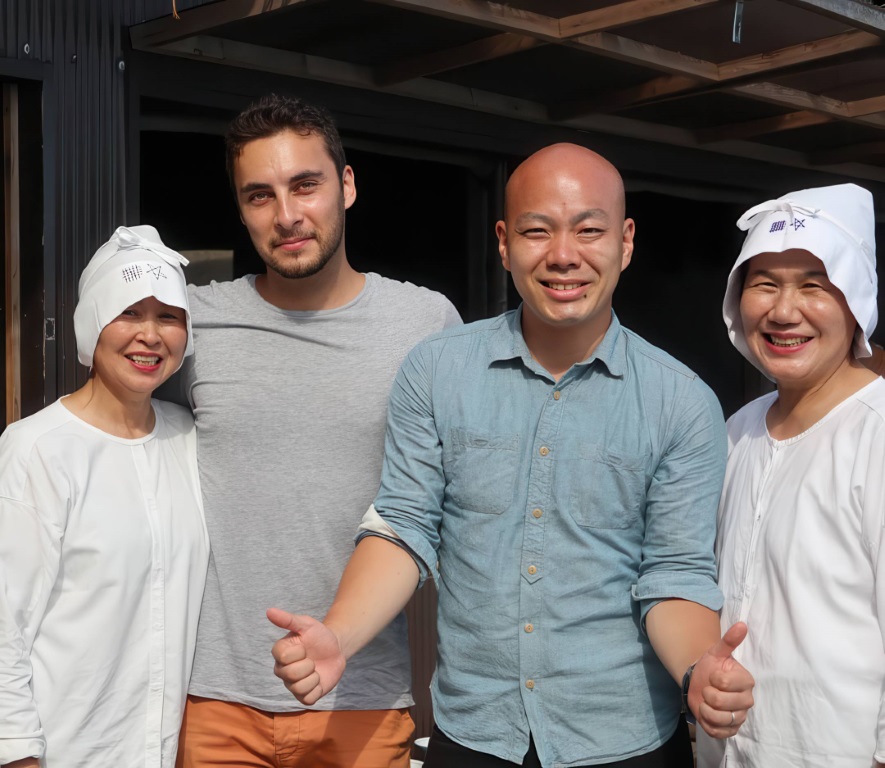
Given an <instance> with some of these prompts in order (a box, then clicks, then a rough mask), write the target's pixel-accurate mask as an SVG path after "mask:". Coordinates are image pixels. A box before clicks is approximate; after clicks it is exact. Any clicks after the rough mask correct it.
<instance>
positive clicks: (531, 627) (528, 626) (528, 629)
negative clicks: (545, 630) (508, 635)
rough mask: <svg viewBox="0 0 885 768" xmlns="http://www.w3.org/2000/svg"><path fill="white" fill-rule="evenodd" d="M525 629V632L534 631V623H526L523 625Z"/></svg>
mask: <svg viewBox="0 0 885 768" xmlns="http://www.w3.org/2000/svg"><path fill="white" fill-rule="evenodd" d="M525 631H526V632H534V631H535V625H534V624H526V625H525Z"/></svg>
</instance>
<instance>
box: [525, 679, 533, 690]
mask: <svg viewBox="0 0 885 768" xmlns="http://www.w3.org/2000/svg"><path fill="white" fill-rule="evenodd" d="M525 687H526V688H528V689H529V690H532V688H534V687H535V681H534V680H526V681H525Z"/></svg>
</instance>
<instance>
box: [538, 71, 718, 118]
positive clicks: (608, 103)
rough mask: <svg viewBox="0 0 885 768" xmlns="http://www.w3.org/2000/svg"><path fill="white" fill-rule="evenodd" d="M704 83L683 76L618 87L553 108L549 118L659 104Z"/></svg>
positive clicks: (571, 116)
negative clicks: (659, 100)
mask: <svg viewBox="0 0 885 768" xmlns="http://www.w3.org/2000/svg"><path fill="white" fill-rule="evenodd" d="M701 84H702V81H700V80H698V79H697V78H694V77H685V76H684V75H662V76H661V77H656V78H654V79H652V80H649V81H647V82H645V83H641V84H640V85H635V86H633V87H632V88H618V89H616V90H613V91H605V92H604V93H601V94H599V95H598V96H590V97H588V98H586V99H575V100H573V101H565V102H561V103H559V104H554V105H551V106H550V117H551V118H552V119H554V120H572V119H574V118H576V117H579V116H580V115H589V114H598V113H602V112H616V111H617V110H619V109H624V108H626V107H632V106H635V105H638V104H642V103H644V102H649V101H656V100H658V99H661V98H665V97H667V96H670V95H672V94H682V93H685V92H686V91H689V90H693V89H695V88H697V87H698V86H699V85H701Z"/></svg>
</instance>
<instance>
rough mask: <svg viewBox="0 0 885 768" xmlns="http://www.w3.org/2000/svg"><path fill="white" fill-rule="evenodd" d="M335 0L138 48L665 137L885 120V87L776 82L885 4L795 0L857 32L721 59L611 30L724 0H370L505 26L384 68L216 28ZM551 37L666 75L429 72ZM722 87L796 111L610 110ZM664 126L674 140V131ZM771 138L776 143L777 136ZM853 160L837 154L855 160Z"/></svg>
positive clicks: (266, 4) (708, 139)
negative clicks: (626, 114) (636, 81)
mask: <svg viewBox="0 0 885 768" xmlns="http://www.w3.org/2000/svg"><path fill="white" fill-rule="evenodd" d="M324 1H325V0H219V1H218V2H215V3H210V4H207V5H204V6H200V7H197V8H194V9H191V10H188V11H184V12H182V18H181V20H180V21H177V22H176V21H174V20H172V19H171V18H164V19H159V20H156V21H153V22H148V23H145V24H141V25H137V26H135V27H133V28H132V41H133V45H134V47H136V48H138V49H143V50H161V51H165V52H168V53H172V54H174V55H180V56H187V57H189V58H202V59H203V60H206V59H207V58H208V59H215V60H218V61H221V62H224V63H228V64H233V65H235V66H242V67H248V68H255V69H262V70H266V71H270V72H278V73H282V74H288V75H292V76H296V77H307V78H311V79H317V80H322V81H326V82H336V83H342V84H347V85H350V86H353V87H360V88H368V89H375V90H384V91H386V92H390V93H395V94H398V95H402V96H406V97H413V98H420V99H425V100H429V101H435V102H438V103H448V104H452V105H458V106H462V107H464V106H466V107H468V108H472V109H477V110H480V111H488V112H492V113H495V114H502V115H508V114H509V115H513V116H518V117H519V118H521V119H525V120H535V121H539V122H549V121H550V120H553V121H554V122H565V121H567V122H569V123H570V125H573V126H579V127H590V128H597V129H598V128H599V126H602V130H609V129H613V130H618V128H617V127H616V126H621V125H624V126H627V125H629V126H631V127H630V130H631V131H639V133H638V134H636V135H641V134H642V131H643V129H642V127H641V126H643V125H646V126H647V128H648V130H649V131H651V132H652V134H654V132H655V131H657V132H659V135H660V137H661V140H665V141H670V142H671V143H677V144H679V143H686V142H688V144H689V145H690V144H691V143H713V142H725V141H734V140H740V139H747V138H752V137H753V136H759V135H764V134H768V133H774V132H779V131H786V130H795V129H797V128H801V127H808V126H812V125H820V124H823V123H827V122H830V121H832V120H848V121H852V122H855V123H858V124H862V125H867V126H872V127H875V128H878V129H882V128H885V95H883V90H885V89H876V88H871V89H870V90H871V92H872V94H873V95H870V96H869V97H868V98H863V99H858V100H855V101H843V100H839V99H835V98H830V97H826V96H820V95H817V94H815V93H811V92H807V91H801V90H798V89H794V88H787V87H783V86H780V85H777V84H776V83H774V82H771V80H772V79H773V78H774V77H776V76H777V74H779V73H782V72H784V71H785V70H789V71H790V72H791V73H794V72H796V71H799V70H801V69H806V68H810V67H811V66H812V65H814V64H815V63H817V62H820V61H823V60H825V59H827V58H829V57H834V56H838V55H842V54H845V53H850V52H855V51H860V50H863V49H870V48H873V47H875V46H879V45H881V44H882V43H883V38H885V11H883V10H882V9H880V8H876V7H872V6H866V5H863V4H861V3H857V2H846V0H783V1H784V2H787V3H789V4H791V5H793V6H796V7H798V8H802V9H804V10H806V11H810V12H814V13H817V14H821V15H824V16H827V17H828V18H831V19H834V20H837V21H839V22H841V23H842V24H844V25H845V26H847V27H850V28H851V29H849V31H845V32H840V33H839V34H835V35H832V36H830V37H827V38H821V39H818V40H813V41H808V42H805V43H801V44H797V45H791V46H787V47H784V48H781V49H778V50H775V51H768V52H765V53H762V54H757V55H753V56H746V57H742V58H738V59H734V60H731V61H726V62H722V63H719V64H717V63H715V62H711V61H706V60H703V59H698V58H694V57H692V56H688V55H686V54H684V53H681V52H678V51H675V50H668V49H667V48H663V47H660V46H658V45H652V44H649V43H645V42H640V41H638V40H633V39H630V38H628V37H625V36H622V35H618V34H614V33H613V32H611V31H609V30H614V29H617V28H618V27H623V26H627V25H630V24H635V23H638V22H642V21H645V20H648V19H652V18H656V17H659V16H662V15H664V14H668V13H677V12H689V11H690V10H692V9H696V8H701V7H703V6H706V5H710V4H712V3H715V2H724V0H623V1H622V2H616V3H615V2H613V3H611V4H609V5H607V6H605V7H603V8H597V9H594V10H591V11H585V12H582V13H577V14H572V15H570V16H566V17H564V18H555V17H551V16H548V15H545V14H542V13H534V12H530V11H525V10H522V9H519V8H514V7H513V6H512V5H509V4H508V3H506V2H505V1H502V2H491V1H490V0H366V2H372V3H376V4H379V5H385V6H390V7H394V8H399V9H402V10H406V11H410V12H414V13H422V14H425V15H431V16H438V17H442V18H447V19H451V20H455V21H459V22H462V23H464V24H470V25H473V26H475V27H476V26H478V27H484V28H486V29H489V30H494V32H493V33H491V34H489V35H488V36H487V37H485V38H483V39H481V40H477V41H474V42H471V43H467V44H464V45H458V46H454V47H451V48H447V49H443V50H439V51H434V52H431V53H426V54H423V55H420V56H414V57H411V58H407V59H403V60H401V61H394V62H392V63H390V64H387V65H384V66H381V67H375V68H372V67H368V66H362V65H356V64H352V63H349V62H347V61H335V60H331V59H323V58H321V57H316V56H311V55H307V54H304V53H295V52H291V51H283V50H274V49H269V48H266V47H264V46H255V45H249V44H246V43H238V42H236V41H233V40H224V39H221V38H219V37H213V36H212V34H211V33H212V30H215V29H217V28H219V27H221V26H223V25H225V24H229V23H231V22H236V21H240V20H246V19H248V18H250V17H257V16H259V15H264V14H266V13H275V12H277V11H282V10H284V9H286V8H291V7H294V6H306V5H308V4H311V3H319V2H324ZM545 44H558V45H563V46H565V47H568V48H572V49H574V50H577V51H580V52H582V53H585V54H591V55H595V56H601V57H606V58H611V59H615V60H619V61H624V62H628V63H630V64H632V65H635V66H639V67H642V68H644V69H646V70H651V71H656V72H658V73H660V74H659V76H657V77H651V78H650V79H649V80H648V81H647V82H645V83H642V84H640V85H637V86H633V87H628V88H622V89H619V90H617V91H611V92H607V93H602V94H596V95H594V96H592V97H588V98H586V99H576V100H571V101H569V102H568V103H563V104H557V105H553V106H547V105H544V104H542V103H538V102H533V101H527V100H524V99H517V98H511V97H507V96H504V95H503V94H499V93H492V92H489V91H482V90H480V89H475V88H471V87H468V86H466V85H465V86H460V85H456V84H455V83H451V82H446V81H444V80H439V79H433V78H432V77H429V76H432V75H434V74H437V73H440V72H445V71H450V70H453V69H457V68H461V67H467V66H470V65H472V64H476V63H478V62H483V61H489V60H492V59H496V58H500V57H504V56H508V55H512V54H515V53H518V52H520V51H525V50H529V49H531V48H534V47H536V46H540V45H545ZM711 90H715V91H722V92H724V93H726V94H730V95H733V96H738V97H740V98H745V99H746V98H749V99H754V100H761V101H765V102H769V103H772V104H776V105H778V106H780V107H782V108H787V109H788V110H789V111H788V112H787V113H786V114H783V115H778V116H774V117H770V118H763V119H759V120H751V121H746V122H741V123H736V124H732V125H723V126H716V127H714V128H709V129H705V130H699V131H696V132H691V131H687V130H683V129H676V128H673V127H671V126H665V125H654V124H651V123H648V124H646V123H642V122H641V121H637V120H633V121H630V120H626V121H624V118H619V117H615V116H607V115H604V114H600V113H605V112H615V111H617V110H621V109H625V108H629V107H631V106H635V105H639V104H648V103H654V102H660V101H664V100H669V99H674V98H683V97H686V96H691V95H696V94H699V93H702V92H708V91H711ZM680 131H682V133H680ZM682 134H685V136H682ZM664 135H666V136H667V137H668V138H666V139H664V138H663V137H664ZM685 137H688V138H685ZM735 146H737V145H729V147H731V148H732V149H730V150H729V151H736V150H734V148H733V147H735ZM747 146H749V145H747ZM760 146H762V147H763V149H765V145H760ZM858 146H861V145H858ZM863 146H866V148H867V149H868V150H869V149H873V148H874V147H873V145H869V146H867V145H863ZM760 151H762V150H760ZM763 154H764V152H763ZM828 157H831V156H828ZM845 157H848V154H846V155H845ZM853 157H854V156H852V158H853ZM852 158H849V159H846V160H833V161H832V162H833V163H838V162H851V161H852ZM861 159H862V157H861ZM877 173H878V170H877Z"/></svg>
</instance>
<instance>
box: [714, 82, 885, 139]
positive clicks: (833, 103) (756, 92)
mask: <svg viewBox="0 0 885 768" xmlns="http://www.w3.org/2000/svg"><path fill="white" fill-rule="evenodd" d="M724 90H725V92H726V93H733V94H735V95H736V96H745V97H747V98H750V99H757V100H758V101H767V102H768V103H770V104H778V105H779V106H787V107H793V108H797V109H810V110H814V111H815V112H822V113H824V114H825V115H832V116H833V117H837V118H840V119H842V120H852V122H855V123H861V124H862V125H870V126H873V127H874V128H885V115H877V114H868V115H864V116H855V115H852V114H851V102H845V101H840V100H839V99H831V98H829V97H828V96H820V95H818V94H815V93H808V92H806V91H798V90H796V89H795V88H787V87H786V86H783V85H776V84H775V83H749V84H747V85H734V86H731V87H729V88H726V89H724ZM865 101H866V100H865Z"/></svg>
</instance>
